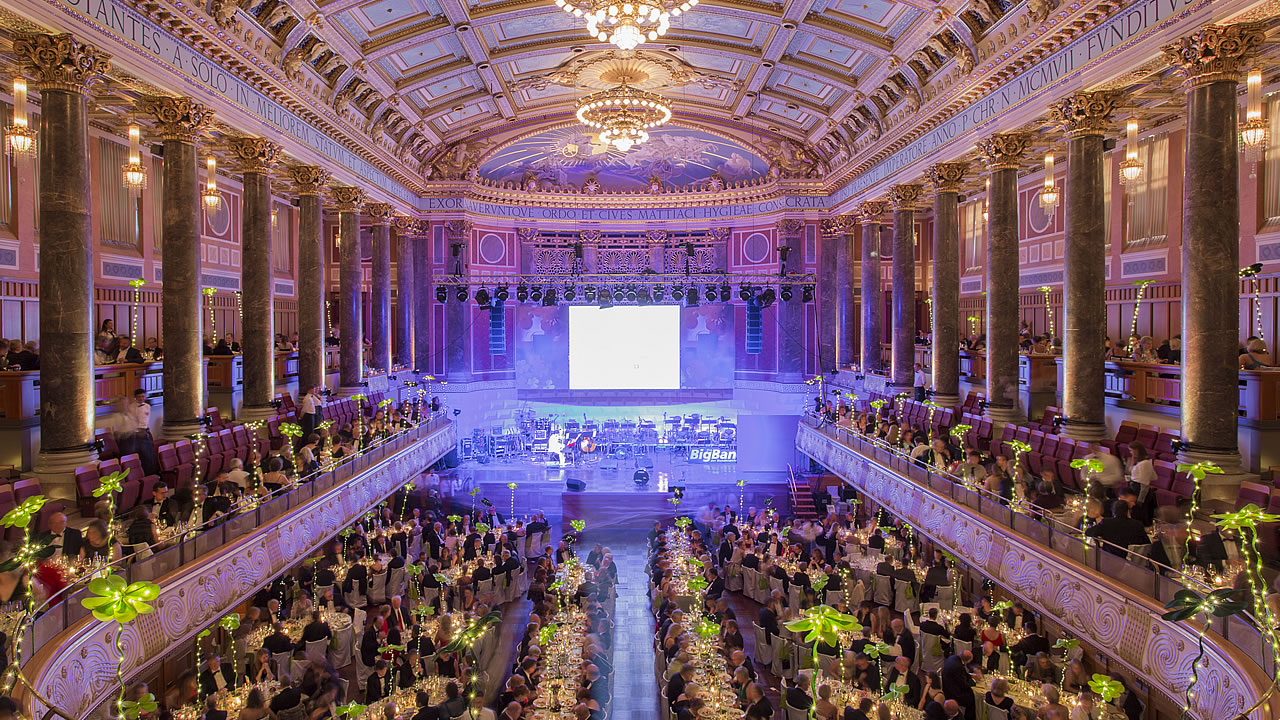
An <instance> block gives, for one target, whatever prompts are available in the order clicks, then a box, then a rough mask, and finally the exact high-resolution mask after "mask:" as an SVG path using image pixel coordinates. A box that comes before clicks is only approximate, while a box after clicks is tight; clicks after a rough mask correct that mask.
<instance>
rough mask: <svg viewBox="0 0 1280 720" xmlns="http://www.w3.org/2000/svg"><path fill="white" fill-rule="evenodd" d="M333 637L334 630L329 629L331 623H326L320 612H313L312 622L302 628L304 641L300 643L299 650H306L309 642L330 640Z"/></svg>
mask: <svg viewBox="0 0 1280 720" xmlns="http://www.w3.org/2000/svg"><path fill="white" fill-rule="evenodd" d="M332 637H333V630H332V629H331V628H330V627H329V623H327V622H325V621H324V619H323V618H322V617H321V615H320V611H319V610H312V611H311V621H310V622H308V623H307V624H306V626H305V627H303V628H302V640H300V641H299V642H298V649H299V650H305V649H306V648H307V643H309V642H314V641H316V640H328V639H330V638H332Z"/></svg>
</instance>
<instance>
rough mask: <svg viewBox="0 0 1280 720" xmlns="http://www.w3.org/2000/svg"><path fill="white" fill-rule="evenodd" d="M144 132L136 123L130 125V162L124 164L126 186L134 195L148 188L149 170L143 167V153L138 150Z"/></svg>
mask: <svg viewBox="0 0 1280 720" xmlns="http://www.w3.org/2000/svg"><path fill="white" fill-rule="evenodd" d="M141 137H142V130H141V129H140V128H139V127H138V126H137V124H135V123H130V124H129V162H127V163H125V164H124V167H123V168H122V172H123V174H124V186H125V188H126V189H127V190H128V191H129V192H132V193H138V192H141V191H142V189H143V188H145V187H146V186H147V169H146V168H144V167H143V166H142V151H141V150H139V149H138V145H139V141H140V139H141Z"/></svg>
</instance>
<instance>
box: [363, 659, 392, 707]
mask: <svg viewBox="0 0 1280 720" xmlns="http://www.w3.org/2000/svg"><path fill="white" fill-rule="evenodd" d="M389 674H390V673H389V669H388V667H387V661H386V660H383V659H382V658H378V660H377V662H375V663H374V665H373V674H372V675H370V676H369V678H368V679H367V680H365V688H364V703H365V705H372V704H373V703H376V702H378V701H379V700H381V699H382V698H384V697H388V696H390V695H391V694H392V692H394V689H393V688H392V687H390V685H391V678H390V677H389Z"/></svg>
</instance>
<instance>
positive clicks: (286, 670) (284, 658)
mask: <svg viewBox="0 0 1280 720" xmlns="http://www.w3.org/2000/svg"><path fill="white" fill-rule="evenodd" d="M292 660H293V653H291V652H282V653H271V662H273V663H275V664H276V676H277V677H278V678H279V679H280V680H282V681H289V682H292V681H293V673H292V672H290V671H291V670H292V669H293V668H292V667H291V662H292Z"/></svg>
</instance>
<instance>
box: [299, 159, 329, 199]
mask: <svg viewBox="0 0 1280 720" xmlns="http://www.w3.org/2000/svg"><path fill="white" fill-rule="evenodd" d="M289 175H290V176H291V177H292V178H293V184H294V185H297V186H298V194H299V195H324V188H325V185H327V184H328V183H329V178H330V176H331V175H332V173H330V172H329V171H328V170H326V169H324V168H323V167H320V166H319V165H295V166H293V167H291V168H289Z"/></svg>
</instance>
